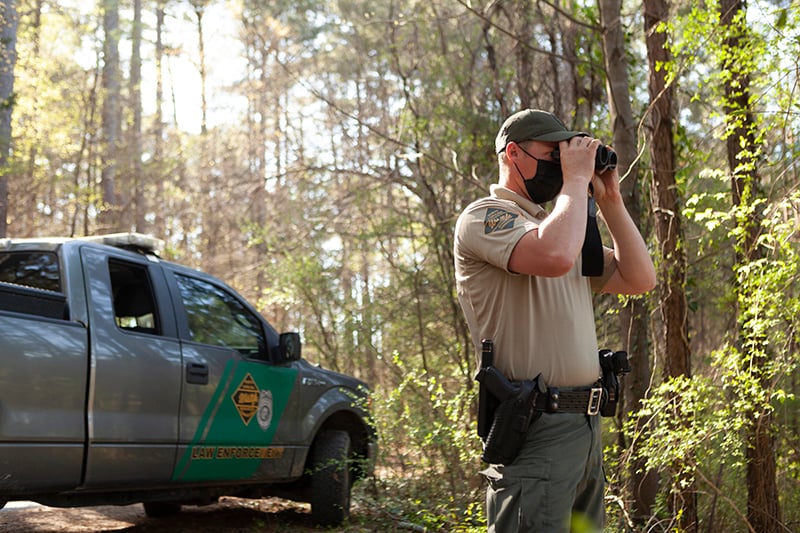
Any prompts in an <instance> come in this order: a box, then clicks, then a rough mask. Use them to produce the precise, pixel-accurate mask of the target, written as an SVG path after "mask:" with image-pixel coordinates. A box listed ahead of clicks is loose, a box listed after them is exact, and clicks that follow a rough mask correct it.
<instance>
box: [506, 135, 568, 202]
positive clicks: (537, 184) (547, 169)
mask: <svg viewBox="0 0 800 533" xmlns="http://www.w3.org/2000/svg"><path fill="white" fill-rule="evenodd" d="M519 149H520V150H522V151H523V152H525V153H526V154H527V155H528V157H532V158H533V159H536V174H534V176H533V177H532V178H528V179H525V177H523V178H522V181H523V183H525V190H526V191H527V192H528V196H530V198H531V200H532V201H533V202H534V203H537V204H544V203H546V202H549V201H550V200H552V199H554V198H555V197H556V196H558V193H560V192H561V187H562V186H563V185H564V175H563V174H562V173H561V163H554V162H553V161H546V160H544V159H539V158H538V157H534V156H532V155H531V154H529V153H528V152H527V150H525V149H524V148H523V147H521V146H520V147H519ZM514 166H515V167H516V168H517V172H519V174H520V176H522V172H520V171H519V167H517V164H516V163H514Z"/></svg>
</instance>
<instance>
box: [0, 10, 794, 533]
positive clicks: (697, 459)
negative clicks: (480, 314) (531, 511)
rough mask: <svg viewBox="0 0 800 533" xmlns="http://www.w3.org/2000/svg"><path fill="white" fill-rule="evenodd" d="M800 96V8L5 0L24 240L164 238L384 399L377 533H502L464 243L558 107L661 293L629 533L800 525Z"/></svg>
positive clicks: (614, 517)
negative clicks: (507, 138) (536, 119)
mask: <svg viewBox="0 0 800 533" xmlns="http://www.w3.org/2000/svg"><path fill="white" fill-rule="evenodd" d="M799 82H800V2H798V0H751V1H750V2H745V0H672V1H669V0H625V1H622V0H597V1H596V2H594V1H585V0H425V1H419V0H371V1H369V2H367V1H363V0H338V1H325V0H323V1H311V0H291V1H290V0H272V1H269V2H267V1H266V0H96V1H89V0H59V1H55V0H16V1H15V0H0V103H2V105H0V238H2V237H13V238H23V237H31V236H83V235H94V234H101V233H112V232H120V231H137V232H142V233H148V234H152V235H154V236H157V237H158V238H161V239H164V240H165V242H166V249H165V251H164V253H163V256H164V257H166V258H168V259H170V260H174V261H177V262H181V263H184V264H188V265H190V266H193V267H197V268H200V269H202V270H204V271H206V272H209V273H211V274H214V275H217V276H219V277H221V278H223V279H225V280H226V281H228V282H229V283H230V284H231V285H232V286H234V287H235V288H236V289H237V290H238V291H239V292H241V293H242V294H243V295H244V296H246V297H247V298H248V299H249V300H250V301H251V302H254V303H256V305H257V307H258V308H259V310H260V311H261V312H262V313H263V314H264V316H265V317H266V318H267V319H268V320H269V321H270V322H271V323H272V324H273V325H275V327H276V328H277V329H278V330H281V331H287V330H294V331H299V332H300V333H301V336H302V339H303V353H304V356H305V357H306V358H307V359H309V360H310V361H311V362H313V363H317V364H320V365H322V366H324V367H327V368H331V369H334V370H337V371H341V372H346V373H350V374H353V375H356V376H357V377H360V378H361V379H363V380H365V381H366V382H368V383H369V384H370V386H371V389H372V399H371V402H372V403H371V406H372V411H373V416H374V423H375V425H376V427H377V429H378V433H379V436H380V448H381V456H380V458H379V461H378V464H377V469H376V475H375V476H374V478H373V479H370V480H368V481H365V482H363V483H362V484H361V485H359V486H357V487H356V489H355V493H354V498H355V503H354V513H353V517H352V518H351V520H352V521H358V520H364V521H365V523H381V524H385V526H383V530H386V531H390V530H395V529H393V528H395V527H399V526H398V524H405V525H406V526H407V527H410V528H412V529H414V530H419V531H423V530H425V531H465V532H468V531H476V532H477V531H483V530H485V527H486V526H485V517H484V510H483V498H484V496H483V493H484V489H485V485H484V481H483V479H482V477H481V476H480V475H479V471H480V470H481V469H482V468H483V466H482V464H481V461H480V450H481V441H480V439H479V438H478V436H477V434H476V413H477V402H476V399H477V383H476V382H475V380H474V377H475V374H476V366H477V363H478V359H477V354H476V353H475V348H474V346H473V345H472V342H471V340H470V336H469V332H468V330H467V327H466V322H465V319H464V316H463V314H462V311H461V308H460V306H459V304H458V300H457V298H456V293H455V279H454V272H453V270H454V268H453V228H454V224H455V220H456V218H457V217H458V215H459V213H460V212H461V210H462V209H463V208H464V207H466V206H467V205H468V204H469V203H470V202H471V201H473V200H475V199H477V198H479V197H482V196H484V195H486V194H487V192H488V189H489V186H490V185H491V184H493V183H495V182H496V180H497V158H496V156H495V154H494V144H493V142H494V137H495V135H496V133H497V130H498V128H499V126H500V124H501V123H502V121H503V119H504V118H505V117H507V116H508V115H510V114H511V113H513V112H515V111H518V110H520V109H524V108H529V107H530V108H539V109H545V110H548V111H551V112H553V113H555V114H556V115H557V116H559V117H561V118H562V119H563V120H564V121H565V123H566V124H567V126H568V127H569V128H570V129H574V130H580V131H587V132H591V133H592V135H593V136H595V137H598V138H600V139H602V140H603V141H604V142H605V143H607V144H609V145H611V146H613V147H614V149H615V151H616V152H617V154H618V157H619V168H620V175H621V176H622V181H621V189H622V192H623V194H624V197H625V202H626V206H627V208H628V211H629V212H630V214H631V216H632V218H633V219H634V221H635V222H636V224H637V226H638V227H639V229H640V231H641V232H642V234H643V235H644V237H645V239H646V241H647V243H648V247H649V249H650V250H651V253H652V256H653V259H654V262H655V264H656V270H657V275H658V284H657V287H656V289H655V290H653V291H651V292H650V293H648V294H646V295H644V296H641V297H635V298H633V297H630V298H618V297H610V296H600V295H598V296H597V297H596V300H595V313H596V324H597V330H598V337H599V340H600V344H601V346H603V347H609V348H611V349H614V350H626V351H627V352H628V353H629V355H630V359H631V362H632V366H633V371H632V372H631V373H630V374H628V375H627V376H625V377H624V378H623V380H624V383H623V385H624V391H623V396H622V406H621V409H619V411H618V414H617V416H616V417H611V418H605V419H603V423H604V447H605V469H606V476H607V478H608V483H607V494H606V504H607V531H613V532H622V531H626V532H627V531H630V532H633V531H636V532H639V531H642V532H667V531H669V532H698V533H699V532H720V531H725V532H753V533H771V532H786V531H800V412H799V411H798V408H799V407H800V399H798V398H797V394H798V392H800V372H799V371H798V368H797V362H798V357H799V356H800V331H798V328H799V327H800V318H799V317H800V313H798V310H800V272H798V266H799V265H800V261H798V254H800V235H798V229H800V84H799ZM605 242H606V243H608V242H609V240H608V239H605Z"/></svg>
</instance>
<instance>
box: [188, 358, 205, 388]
mask: <svg viewBox="0 0 800 533" xmlns="http://www.w3.org/2000/svg"><path fill="white" fill-rule="evenodd" d="M186 383H194V384H195V385H208V365H206V364H204V363H187V364H186Z"/></svg>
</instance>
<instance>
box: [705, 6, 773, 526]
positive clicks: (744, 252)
mask: <svg viewBox="0 0 800 533" xmlns="http://www.w3.org/2000/svg"><path fill="white" fill-rule="evenodd" d="M745 9H746V7H745V5H744V3H743V2H742V0H722V1H721V2H720V23H721V26H722V28H723V30H724V31H725V37H724V40H723V50H722V53H721V57H722V58H723V60H722V71H723V72H724V73H725V74H726V75H725V76H724V80H725V102H724V105H723V107H724V110H725V114H726V122H727V125H728V129H727V132H726V133H727V139H726V141H727V152H728V166H729V167H730V170H731V195H732V202H733V205H734V206H736V207H738V208H740V212H742V213H745V212H747V207H748V206H749V205H751V204H752V202H754V201H755V200H756V199H757V198H758V196H759V194H760V193H759V190H758V189H759V182H760V177H759V174H758V167H757V165H758V156H757V153H758V141H757V139H756V131H757V128H758V125H757V124H756V120H755V118H754V115H753V112H752V109H751V106H750V74H751V73H750V71H749V70H748V66H747V64H746V63H743V62H740V61H737V59H736V58H737V57H739V55H740V54H742V53H744V54H746V53H747V52H746V50H747V49H748V43H747V39H748V33H749V29H748V27H747V19H746V16H745ZM743 51H744V52H743ZM736 220H737V224H738V225H739V226H740V229H741V230H742V231H740V232H738V234H739V235H741V236H742V237H740V238H739V239H738V242H737V243H736V265H735V267H736V268H738V267H740V266H743V265H747V264H748V263H750V262H752V261H755V260H757V259H759V258H760V256H761V255H760V252H759V250H758V245H757V237H758V231H759V227H760V220H759V218H758V214H757V213H756V212H750V213H747V214H746V215H743V216H739V217H737V219H736ZM736 290H737V291H742V290H747V289H743V288H742V287H740V286H737V287H736ZM740 295H742V294H741V292H740ZM744 296H746V295H744ZM737 314H738V322H739V323H740V325H742V321H743V317H742V316H741V310H737ZM739 337H740V342H739V344H740V346H742V347H746V348H743V349H749V350H751V351H750V353H743V354H741V358H742V359H741V361H740V365H741V370H742V372H743V373H749V374H752V375H753V376H754V377H755V379H756V381H757V383H758V386H759V387H761V388H766V387H769V383H770V381H771V379H772V372H771V370H770V368H769V365H770V361H769V360H768V358H767V357H765V356H764V355H763V354H764V353H765V352H766V349H767V347H766V346H765V345H764V342H765V341H764V339H763V338H760V337H758V336H757V335H755V334H752V333H749V332H748V330H747V329H746V328H744V327H743V328H741V329H740V332H739ZM752 405H753V406H754V407H753V411H752V412H750V413H746V416H747V418H748V420H749V421H750V422H751V423H750V425H749V427H748V430H747V436H746V442H745V445H746V453H745V455H746V458H747V520H748V522H749V523H750V526H751V527H752V528H753V530H754V531H758V532H759V533H773V532H775V533H777V532H779V531H785V528H783V527H782V526H781V518H780V503H779V500H778V496H779V495H778V487H777V481H776V462H775V440H774V437H773V416H772V411H771V410H770V409H769V406H768V405H764V406H762V405H761V403H760V402H759V401H757V400H754V401H753V402H752Z"/></svg>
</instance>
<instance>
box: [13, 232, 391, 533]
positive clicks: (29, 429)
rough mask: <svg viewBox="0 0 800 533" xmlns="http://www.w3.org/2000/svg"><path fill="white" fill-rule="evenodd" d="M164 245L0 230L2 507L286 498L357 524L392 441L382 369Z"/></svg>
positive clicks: (175, 505) (170, 508) (152, 509)
mask: <svg viewBox="0 0 800 533" xmlns="http://www.w3.org/2000/svg"><path fill="white" fill-rule="evenodd" d="M160 244H163V243H161V241H159V240H157V239H153V238H151V237H148V236H145V235H141V234H136V233H122V234H114V235H106V236H98V237H89V238H48V239H0V508H2V506H4V505H5V503H6V502H8V501H13V500H32V501H36V502H39V503H42V504H44V505H48V506H54V507H80V506H93V505H101V504H102V505H105V504H116V505H128V504H131V503H136V502H142V503H143V504H144V509H145V512H146V513H147V514H148V515H149V516H159V515H166V514H172V513H176V512H178V511H179V510H180V508H181V505H204V504H208V503H213V502H215V501H217V499H218V498H219V497H220V496H236V497H244V498H261V497H265V496H277V497H281V498H286V499H291V500H295V501H300V502H309V503H310V504H311V514H312V516H313V519H314V520H315V521H316V522H317V523H319V524H321V525H335V524H338V523H340V522H342V521H343V520H345V519H346V518H347V517H348V515H349V509H350V490H351V486H352V483H353V482H354V481H356V480H357V479H360V478H363V477H366V476H368V475H370V474H371V472H372V468H373V464H374V463H373V461H374V457H375V453H376V449H377V444H376V442H377V441H376V435H375V431H374V429H373V427H372V425H371V424H370V422H369V416H368V412H367V396H368V388H367V385H366V384H365V383H363V382H361V381H359V380H357V379H355V378H353V377H350V376H346V375H343V374H339V373H335V372H332V371H328V370H324V369H321V368H319V367H317V366H315V365H312V364H310V363H308V362H307V361H305V360H304V359H302V358H301V347H300V337H299V334H297V333H292V332H289V333H281V334H279V333H278V332H276V331H275V329H274V328H273V327H272V326H270V324H269V323H268V322H267V321H266V320H265V319H264V318H263V317H262V316H261V315H260V314H259V313H258V312H257V311H256V310H255V309H254V308H253V307H252V306H251V305H250V304H249V303H248V302H247V301H245V299H243V298H242V297H241V296H240V295H239V294H237V293H236V292H235V291H234V290H233V289H232V288H230V287H229V286H228V285H227V284H225V283H224V282H222V281H220V280H218V279H216V278H214V277H212V276H210V275H207V274H205V273H202V272H200V271H198V270H195V269H191V268H188V267H185V266H180V265H178V264H175V263H172V262H169V261H166V260H163V259H161V258H159V256H158V254H157V250H158V249H159V246H160Z"/></svg>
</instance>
